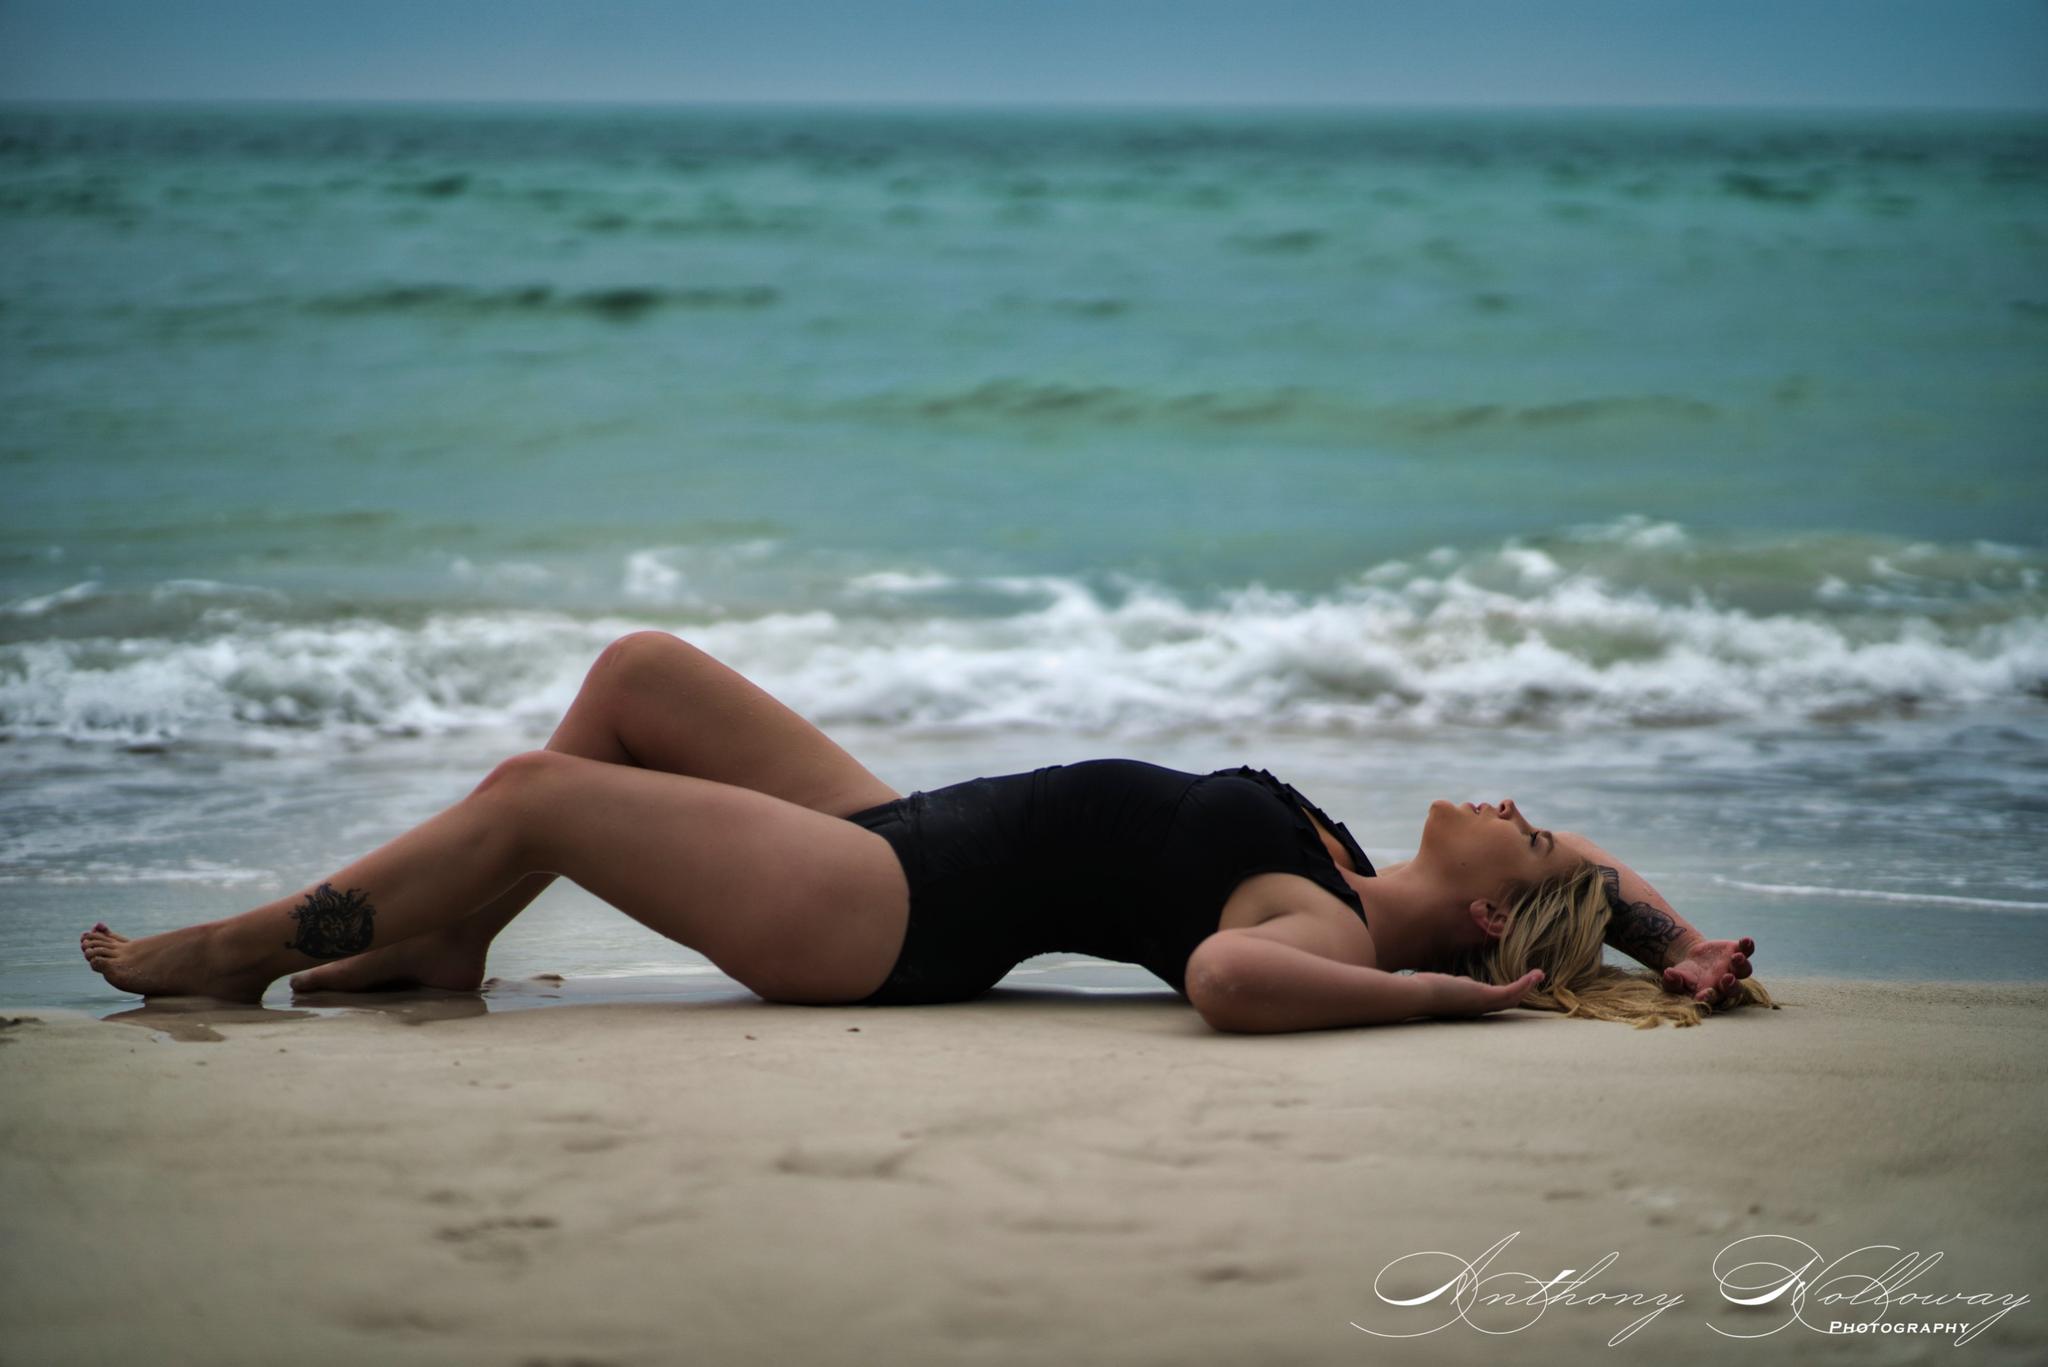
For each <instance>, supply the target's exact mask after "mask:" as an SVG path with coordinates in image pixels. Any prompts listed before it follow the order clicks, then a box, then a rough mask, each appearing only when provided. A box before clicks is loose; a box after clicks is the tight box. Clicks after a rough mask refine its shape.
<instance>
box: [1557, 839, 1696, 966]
mask: <svg viewBox="0 0 2048 1367" xmlns="http://www.w3.org/2000/svg"><path fill="white" fill-rule="evenodd" d="M1557 843H1558V844H1560V845H1562V846H1564V847H1565V848H1566V849H1568V850H1574V851H1576V852H1577V853H1579V854H1581V855H1583V856H1584V857H1585V858H1587V859H1590V860H1592V861H1593V862H1594V863H1596V864H1599V865H1601V866H1602V867H1603V868H1606V869H1608V870H1609V873H1608V875H1607V901H1608V905H1609V906H1610V907H1611V908H1613V913H1614V914H1613V916H1612V917H1611V918H1610V919H1609V921H1608V923H1607V943H1608V944H1610V945H1613V946H1614V947H1615V948H1616V949H1618V950H1620V951H1621V952H1622V953H1624V954H1626V955H1628V956H1629V957H1630V958H1631V959H1634V960H1635V961H1636V962H1637V963H1639V964H1642V965H1643V966H1644V967H1645V968H1669V967H1670V966H1671V965H1673V964H1675V963H1677V962H1678V961H1679V960H1680V959H1683V958H1684V957H1685V956H1686V954H1687V952H1688V951H1690V950H1691V948H1692V947H1693V946H1694V945H1695V944H1698V943H1699V942H1700V941H1702V940H1704V939H1706V936H1704V935H1702V934H1700V932H1699V931H1697V930H1695V929H1694V928H1693V927H1692V925H1691V924H1690V923H1689V922H1688V921H1687V920H1686V919H1685V918H1684V917H1683V916H1680V915H1679V914H1678V912H1677V911H1676V910H1674V909H1673V907H1672V905H1671V903H1669V902H1667V901H1665V900H1664V896H1663V894H1661V893H1659V892H1658V891H1657V890H1656V889H1655V888H1653V887H1651V886H1650V884H1649V882H1648V881H1647V880H1646V879H1644V877H1643V876H1642V875H1641V874H1639V873H1637V872H1636V871H1635V870H1634V869H1632V868H1630V867H1629V866H1628V865H1626V864H1624V863H1622V862H1621V861H1620V860H1619V859H1616V858H1615V857H1614V856H1613V855H1611V854H1609V853H1608V852H1607V851H1605V850H1603V849H1601V848H1600V847H1599V846H1598V845H1595V844H1594V843H1593V842H1592V841H1590V840H1588V839H1586V837H1585V836H1583V835H1579V834H1578V833H1576V832H1574V831H1559V832H1557Z"/></svg>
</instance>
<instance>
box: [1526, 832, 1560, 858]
mask: <svg viewBox="0 0 2048 1367" xmlns="http://www.w3.org/2000/svg"><path fill="white" fill-rule="evenodd" d="M1539 836H1541V837H1542V838H1543V839H1545V840H1548V841H1549V842H1550V846H1549V849H1548V850H1546V851H1545V853H1550V852H1551V851H1554V850H1556V849H1557V837H1556V836H1554V835H1552V834H1551V833H1550V832H1549V831H1532V832H1530V833H1529V848H1530V849H1532V850H1533V849H1535V848H1536V840H1537V837H1539Z"/></svg>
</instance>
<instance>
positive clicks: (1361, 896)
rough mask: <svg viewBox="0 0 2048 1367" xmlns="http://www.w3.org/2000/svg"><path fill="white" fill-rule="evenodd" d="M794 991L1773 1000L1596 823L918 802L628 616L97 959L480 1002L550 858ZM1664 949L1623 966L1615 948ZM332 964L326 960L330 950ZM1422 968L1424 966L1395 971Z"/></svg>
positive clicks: (1487, 1004) (238, 992)
mask: <svg viewBox="0 0 2048 1367" xmlns="http://www.w3.org/2000/svg"><path fill="white" fill-rule="evenodd" d="M557 875H561V876H565V877H567V878H569V879H571V880H573V881H574V882H576V883H577V884H579V885H580V886H582V887H584V888H586V889H588V890H589V891H590V892H592V893H594V894H595V895H596V896H598V897H601V898H603V899H604V900H605V901H607V902H609V903H611V904H612V905H613V906H615V907H617V908H619V909H620V910H621V911H624V912H625V913H626V914H627V915H629V916H631V917H633V918H634V919H635V920H638V921H640V922H642V923H643V924H645V925H647V926H649V927H651V928H653V929H654V930H657V931H659V932H660V933H662V934H663V935H666V936H668V937H669V938H670V939H672V940H675V941H677V942H678V943H680V944H684V945H688V946H689V947H690V948H692V949H694V950H696V951H697V952H699V953H700V954H703V955H704V956H705V957H706V958H708V959H710V960H711V961H712V962H713V963H714V964H716V965H718V967H719V968H720V969H721V970H723V971H724V972H725V973H726V974H728V975H729V976H731V977H732V978H734V979H735V980H737V981H738V982H740V983H742V984H744V985H745V986H746V987H747V988H748V989H750V990H751V991H753V992H755V993H758V994H759V995H760V996H762V997H765V998H767V999H768V1000H770V1001H778V1002H790V1003H803V1004H811V1005H828V1004H873V1005H880V1004H888V1003H909V1002H939V1001H961V1000H965V999H967V998H970V997H975V996H979V995H980V994H981V993H983V992H985V991H987V990H988V989H989V988H990V987H991V986H993V985H994V984H995V982H996V981H997V980H998V979H1000V978H1001V977H1002V976H1003V974H1004V973H1006V972H1007V971H1008V970H1009V969H1010V968H1011V967H1013V966H1014V965H1015V964H1017V963H1018V962H1019V961H1020V960H1022V959H1025V958H1028V957H1029V956H1031V955H1033V954H1039V953H1045V952H1048V951H1051V950H1070V951H1076V952H1080V953H1084V954H1092V955H1096V956H1098V957H1101V958H1108V959H1119V960H1124V961H1128V962H1133V963H1139V964H1143V965H1144V966H1145V967H1146V968H1148V969H1150V970H1151V971H1152V972H1154V973H1156V974H1158V975H1159V976H1160V977H1161V978H1163V979H1165V980H1166V981H1167V982H1168V983H1170V984H1171V985H1172V986H1173V988H1174V990H1175V991H1176V992H1179V993H1181V994H1182V995H1183V996H1184V997H1186V999H1187V1000H1188V1002H1189V1003H1190V1004H1191V1005H1192V1006H1194V1008H1195V1009H1196V1010H1197V1011H1199V1012H1200V1013H1201V1015H1202V1018H1203V1019H1204V1020H1206V1021H1207V1022H1208V1023H1209V1024H1210V1025H1212V1026H1214V1027H1215V1028H1217V1029H1218V1030H1227V1031H1246V1032H1272V1031H1286V1030H1315V1029H1321V1028H1325V1027H1330V1026H1340V1025H1377V1024H1383V1023H1387V1022H1391V1021H1400V1020H1407V1019H1410V1018H1412V1017H1416V1016H1478V1015H1484V1014H1486V1013H1488V1012H1493V1011H1499V1010H1503V1009H1505V1008H1507V1007H1511V1006H1527V1007H1535V1008H1540V1009H1543V1010H1550V1011H1563V1012H1566V1013H1568V1014H1572V1015H1581V1016H1594V1017H1598V1018H1601V1019H1605V1020H1621V1021H1629V1022H1632V1023H1634V1024H1636V1025H1638V1026H1648V1025H1654V1024H1656V1023H1657V1021H1659V1020H1670V1021H1674V1022H1676V1023H1678V1024H1680V1025H1691V1024H1693V1023H1695V1022H1696V1021H1697V1020H1698V1019H1699V1018H1700V1016H1701V1015H1702V1014H1704V1013H1705V1012H1706V1011H1707V1010H1709V1009H1711V1008H1712V1007H1714V1006H1738V1005H1742V1004H1745V1003H1750V1002H1754V1003H1757V1004H1761V1005H1770V1004H1771V1002H1770V997H1769V995H1768V994H1767V993H1766V992H1764V990H1763V988H1762V987H1761V986H1760V985H1758V984H1757V983H1755V982H1753V981H1750V980H1749V975H1750V963H1749V956H1750V954H1751V953H1752V952H1753V951H1754V949H1755V945H1754V944H1753V943H1752V942H1751V941H1750V940H1748V939H1746V938H1745V939H1743V940H1741V941H1732V940H1709V939H1706V938H1705V937H1704V936H1702V935H1701V934H1700V933H1699V932H1698V931H1696V930H1694V929H1693V928H1692V927H1691V926H1690V925H1688V924H1686V922H1685V921H1684V920H1682V919H1681V918H1680V917H1679V916H1678V914H1677V913H1676V912H1674V911H1673V910H1672V909H1671V907H1670V905H1669V904H1668V903H1666V902H1665V901H1664V899H1663V898H1661V897H1659V896H1658V895H1657V893H1656V891H1655V890H1654V889H1652V888H1651V887H1650V886H1649V884H1647V883H1645V882H1644V881H1643V880H1642V879H1641V878H1640V877H1638V876H1637V875H1636V874H1635V873H1634V872H1633V871H1632V870H1630V869H1629V868H1628V867H1627V866H1625V865H1623V864H1621V863H1620V862H1619V861H1617V860H1616V859H1614V857H1613V856H1612V855H1609V854H1608V853H1607V852H1606V851H1604V850H1602V849H1600V848H1599V847H1598V846H1596V845H1594V844H1593V843H1592V842H1591V841H1589V840H1587V839H1585V838H1584V837H1582V836H1577V835H1573V834H1572V833H1570V832H1568V831H1550V830H1543V829H1539V828H1537V827H1534V826H1532V825H1530V824H1529V822H1528V821H1527V820H1526V819H1524V817H1523V816H1522V813H1521V812H1520V811H1519V810H1518V809H1517V808H1516V807H1515V805H1514V804H1513V803H1512V802H1508V801H1503V802H1501V803H1499V804H1498V805H1495V804H1490V803H1478V804H1472V803H1453V802H1448V801H1441V800H1439V801H1437V802H1433V803H1431V804H1430V807H1429V815H1428V818H1427V820H1426V821H1425V822H1424V824H1423V828H1422V841H1421V848H1420V849H1419V850H1418V851H1417V853H1416V855H1415V857H1414V858H1413V859H1410V860H1407V861H1405V862H1402V863H1398V864H1390V865H1388V866H1387V867H1386V868H1385V869H1379V870H1375V869H1374V868H1373V867H1372V865H1371V864H1370V863H1369V862H1368V861H1367V859H1366V857H1365V853H1364V851H1362V850H1361V849H1359V847H1358V844H1357V842H1356V841H1354V840H1353V839H1352V838H1351V834H1350V832H1349V831H1347V830H1346V829H1345V828H1344V826H1343V825H1342V823H1340V822H1335V821H1332V820H1331V819H1330V818H1329V817H1328V816H1326V815H1324V813H1323V812H1322V811H1321V809H1319V808H1317V807H1316V806H1315V805H1314V804H1312V803H1310V802H1309V801H1308V800H1307V799H1306V798H1304V797H1302V795H1301V794H1299V793H1297V792H1295V790H1294V789H1293V788H1291V787H1289V786H1288V785H1287V784H1285V783H1282V782H1281V781H1280V780H1278V779H1276V778H1274V777H1273V776H1272V775H1271V774H1268V773H1266V772H1264V771H1263V770H1254V769H1234V770H1223V771H1219V772H1217V773H1214V774H1209V775H1196V774H1184V773H1179V772H1177V771H1175V770H1171V769H1163V768H1160V767H1158V766H1156V765H1151V764H1143V763H1140V762H1138V761H1135V760H1095V761H1090V762H1088V763H1084V764H1073V765H1055V766H1052V767H1050V768H1046V769H1039V770H1036V771H1034V772H1031V773H1027V774H1013V775H1008V776H1006V777H1001V778H982V779H973V780H970V781H968V782H966V783H960V784H955V785H953V786H951V787H948V788H941V789H937V790H935V791H931V792H921V793H912V794H911V795H910V796H909V797H903V796H901V795H899V794H898V793H896V792H895V791H893V790H892V789H891V788H890V787H889V786H888V785H887V784H885V783H883V782H882V781H881V780H880V779H878V778H876V777H875V776H874V775H873V774H871V773H869V772H868V771H867V770H866V769H865V768H863V767H861V765H860V764H859V763H858V762H856V761H855V760H854V758H853V757H852V756H851V755H849V754H847V753H846V751H844V750H842V749H840V748H839V747H838V746H837V745H835V744H833V743H832V741H831V740H829V739H827V738H826V736H825V735H824V734H823V733H822V732H820V731H819V730H818V729H817V728H816V727H814V726H812V725H811V724H810V723H809V722H807V721H805V720H804V719H803V718H801V717H799V716H798V715H797V714H796V713H794V712H792V711H790V710H789V709H788V708H787V707H784V706H783V705H782V704H781V703H778V702H777V701H776V700H775V699H773V698H771V697H770V696H768V694H766V693H765V692H763V691H762V690H761V689H759V688H757V687H755V686H754V685H753V684H752V683H749V682H748V681H747V680H746V679H744V678H742V677H741V676H740V675H739V674H737V673H735V672H733V671H732V670H731V669H728V668H727V667H726V666H724V665H722V664H720V663H719V662H718V661H716V660H714V659H712V658H711V657H710V656H709V655H707V654H705V653H704V652H703V651H700V650H698V649H697V648H695V647H694V646H691V645H688V644H686V643H685V642H683V641H681V640H679V639H677V638H676V637H674V636H671V635H668V634H666V633H664V632H656V631H645V632H636V633H634V634H632V635H630V636H626V637H623V638H621V639H620V640H618V641H615V642H614V643H613V644H612V645H610V646H609V647H607V648H606V649H605V651H604V652H603V653H602V654H601V655H599V656H598V659H597V662H596V664H595V665H593V666H592V667H591V670H590V674H589V676H588V677H587V678H586V679H585V680H584V683H583V687H582V690H581V691H580V692H579V693H578V694H577V697H576V701H575V703H574V704H573V705H572V706H571V707H570V708H569V712H568V715H567V716H565V717H564V718H563V719H562V723H561V725H560V726H559V727H557V728H556V730H555V734H554V736H553V738H552V739H550V740H549V741H548V745H547V748H546V749H545V750H536V751H533V752H531V753H528V754H523V755H515V756H513V757H512V758H511V759H508V760H506V761H505V762H504V763H502V764H500V765H499V766H498V767H497V768H496V769H495V770H493V771H492V772H491V774H490V775H489V776H488V777H486V778H485V779H484V781H483V782H482V783H480V784H478V785H477V787H476V789H475V790H474V791H473V792H471V793H470V794H469V795H468V796H467V797H464V798H463V799H462V800H461V801H459V802H457V803H456V804H455V805H454V806H452V807H450V808H448V809H447V810H446V811H444V812H442V813H440V814H439V815H437V816H435V817H433V818H431V819H430V820H428V821H425V822H423V823H421V824H420V825H418V826H415V827H414V828H413V829H412V830H410V831H407V832H406V833H405V834H403V835H401V836H399V837H398V838H397V839H395V840H393V841H391V842H390V843H389V844H386V845H384V846H382V847H380V848H378V849H376V850H373V851H371V852H370V853H369V854H366V855H364V856H363V857H362V858H361V859H358V860H357V861H355V862H354V863H352V864H350V865H348V866H347V867H346V868H344V869H341V870H340V871H338V872H336V873H335V874H333V875H331V876H330V877H329V878H328V879H326V880H325V881H323V882H321V883H319V884H318V885H317V886H314V887H311V888H308V889H305V890H303V891H301V892H299V893H296V894H294V895H292V896H291V897H287V898H283V899H280V900H278V901H275V902H271V903H269V904H267V905H265V906H261V907H258V908H256V909H255V910H254V911H250V912H246V913H244V914H243V915H240V916H234V917H229V918H227V919H225V920H220V921H210V922H207V923H205V924H203V925H197V926H188V927H186V928H184V929H182V930H174V931H169V932H166V933H164V934H161V935H150V936H145V937H143V938H140V939H128V938H126V937H124V936H121V935H117V934H115V933H114V932H113V931H111V930H108V929H107V928H106V926H105V924H104V923H102V924H100V925H96V926H94V927H93V929H91V930H89V931H87V932H86V933H85V934H84V935H83V936H82V937H81V946H82V948H83V949H84V952H85V957H86V961H87V962H88V963H90V964H91V965H92V967H93V968H94V969H95V970H96V971H97V972H99V973H101V974H103V975H104V976H105V977H106V979H107V981H108V982H110V983H112V984H113V985H114V986H115V987H118V988H120V989H121V990H122V991H124V992H137V993H141V994H142V995H144V996H160V995H178V996H205V997H217V998H225V999H228V1000H238V1001H257V1000H260V999H261V998H262V995H263V991H264V989H265V988H266V987H267V986H268V985H269V984H270V983H271V982H273V981H274V980H276V979H277V978H278V977H280V976H282V975H283V974H286V973H296V976H295V977H293V979H292V987H293V989H294V990H295V991H301V992H313V991H340V992H359V991H367V990H371V989H377V988H387V987H413V986H425V987H439V988H449V989H453V990H456V991H475V990H476V989H477V988H478V987H480V986H481V985H482V983H483V980H484V958H485V955H486V953H487V952H488V951H489V949H490V944H491V940H492V939H493V938H494V937H495V936H496V935H497V934H498V932H499V931H501V930H503V929H504V928H505V926H506V924H507V923H508V922H510V921H511V919H512V918H513V917H514V916H517V915H518V914H519V912H520V911H521V910H522V909H523V908H524V907H525V906H526V905H527V904H528V903H529V902H531V901H532V900H533V899H534V898H535V897H536V896H537V895H539V893H540V892H541V890H542V889H543V888H545V887H547V885H548V884H549V883H550V882H551V881H553V879H554V878H555V877H556V876H557ZM1603 942H1604V943H1608V944H1612V945H1614V946H1615V947H1616V948H1617V949H1620V950H1622V951H1623V952H1624V953H1626V954H1628V955H1630V956H1631V957H1633V958H1635V959H1637V960H1639V961H1641V962H1642V963H1644V964H1646V965H1648V966H1649V967H1650V968H1651V969H1653V970H1658V971H1659V972H1661V975H1662V976H1661V981H1660V979H1659V976H1658V973H1656V972H1633V971H1625V970H1622V969H1618V968H1613V967H1609V966H1605V965H1603V964H1602V963H1601V953H1600V951H1601V946H1602V944H1603ZM316 965H317V966H316ZM1400 970H1414V971H1413V972H1412V973H1403V972H1401V971H1400Z"/></svg>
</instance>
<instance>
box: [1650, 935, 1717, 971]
mask: <svg viewBox="0 0 2048 1367" xmlns="http://www.w3.org/2000/svg"><path fill="white" fill-rule="evenodd" d="M1706 939H1707V937H1706V936H1704V935H1702V934H1700V933H1699V932H1698V931H1697V930H1687V931H1682V932H1680V934H1679V936H1678V938H1677V939H1675V940H1673V941H1672V942H1671V943H1670V944H1668V945H1666V946H1664V962H1663V963H1662V964H1660V965H1658V966H1659V967H1660V968H1669V967H1671V965H1673V964H1675V963H1677V962H1678V961H1679V960H1681V959H1684V958H1687V957H1688V956H1690V955H1691V954H1692V952H1693V950H1694V949H1696V948H1697V947H1698V946H1700V945H1702V944H1705V943H1706Z"/></svg>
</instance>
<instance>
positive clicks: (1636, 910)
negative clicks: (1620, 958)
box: [1600, 864, 1685, 968]
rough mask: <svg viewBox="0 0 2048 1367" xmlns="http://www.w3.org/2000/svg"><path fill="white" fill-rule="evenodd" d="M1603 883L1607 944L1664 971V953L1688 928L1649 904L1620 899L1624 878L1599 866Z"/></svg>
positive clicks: (1638, 960)
mask: <svg viewBox="0 0 2048 1367" xmlns="http://www.w3.org/2000/svg"><path fill="white" fill-rule="evenodd" d="M1600 880H1601V881H1602V882H1603V883H1605V884H1606V885H1607V908H1608V912H1609V913H1610V914H1609V916H1608V920H1607V943H1608V944H1610V945H1613V946H1614V947H1615V948H1616V949H1618V950H1620V951H1621V952H1622V953H1624V954H1626V955H1628V956H1629V957H1630V958H1631V959H1634V960H1635V961H1636V962H1638V963H1641V964H1645V965H1648V966H1649V967H1652V968H1662V967H1664V964H1665V951H1666V950H1668V949H1669V948H1670V946H1671V942H1672V941H1673V940H1676V939H1677V938H1678V937H1679V936H1680V935H1682V934H1684V933H1685V927H1684V926H1682V925H1680V924H1679V923H1678V922H1677V921H1675V920H1673V919H1672V918H1671V917H1669V916H1666V915H1665V914H1664V913H1663V912H1661V911H1659V910H1657V909H1656V908H1655V907H1653V906H1651V905H1650V904H1649V903H1648V902H1628V901H1624V900H1623V899H1622V896H1621V874H1620V873H1619V872H1617V871H1616V870H1614V869H1612V868H1609V867H1608V866H1607V865H1605V864H1602V865H1601V866H1600Z"/></svg>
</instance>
